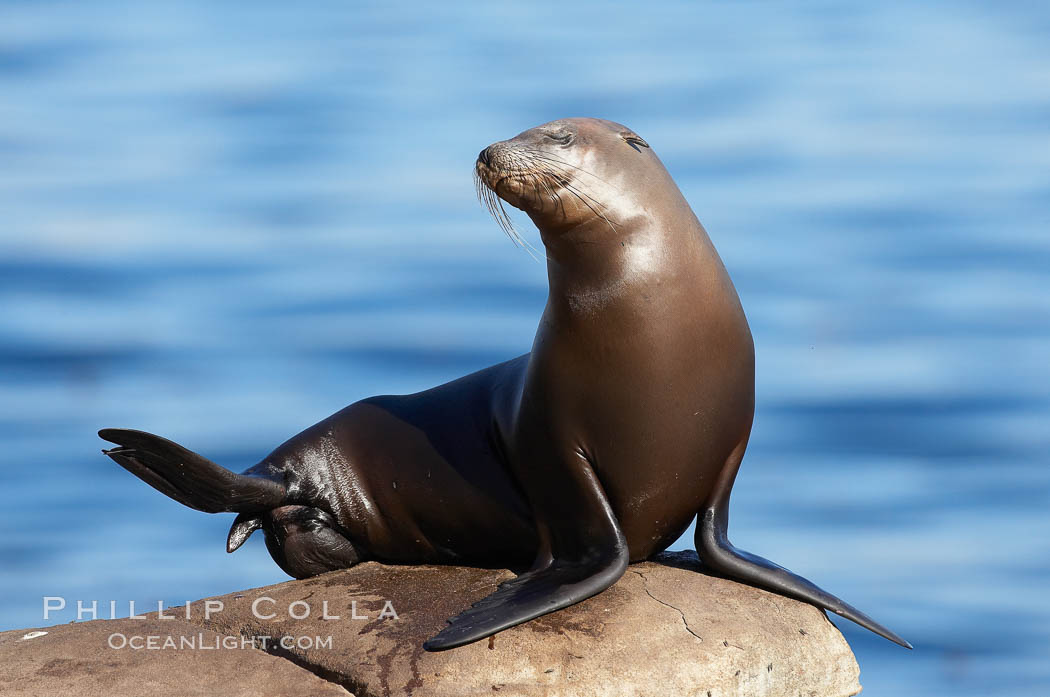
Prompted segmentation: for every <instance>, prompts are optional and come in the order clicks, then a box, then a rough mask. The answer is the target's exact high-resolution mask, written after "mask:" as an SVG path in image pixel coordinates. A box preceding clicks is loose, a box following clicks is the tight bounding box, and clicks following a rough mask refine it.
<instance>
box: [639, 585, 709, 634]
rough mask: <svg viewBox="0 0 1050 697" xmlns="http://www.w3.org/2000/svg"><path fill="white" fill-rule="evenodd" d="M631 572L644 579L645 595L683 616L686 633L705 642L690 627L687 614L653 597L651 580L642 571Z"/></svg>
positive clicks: (643, 588)
mask: <svg viewBox="0 0 1050 697" xmlns="http://www.w3.org/2000/svg"><path fill="white" fill-rule="evenodd" d="M631 571H632V572H634V573H636V574H638V575H639V576H641V577H642V590H644V591H645V594H646V595H648V596H649V597H650V598H652V599H653V600H655V601H656V602H658V603H660V604H661V605H665V606H667V607H669V608H671V609H672V610H674V611H675V612H677V613H678V614H679V615H680V616H681V618H682V624H683V625H684V626H685V631H687V632H689V633H690V634H692V635H693V636H695V637H696V638H697V639H699V640H700V641H703V640H704V638H703V637H702V636H700V635H699V634H697V633H696V632H694V631H693V629H692V627H690V626H689V620H687V619H686V618H685V613H684V612H682V611H681V610H680V609H678V608H677V607H675V606H674V605H672V604H671V603H668V602H664V601H663V600H660V599H659V598H657V597H656V596H655V595H653V594H652V593H651V592H650V591H649V579H648V578H647V577H646V575H645V574H643V573H642V572H641V571H636V570H635V569H631Z"/></svg>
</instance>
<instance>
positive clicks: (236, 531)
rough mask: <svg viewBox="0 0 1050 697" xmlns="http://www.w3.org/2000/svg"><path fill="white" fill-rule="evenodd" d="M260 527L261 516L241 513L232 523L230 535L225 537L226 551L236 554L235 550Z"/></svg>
mask: <svg viewBox="0 0 1050 697" xmlns="http://www.w3.org/2000/svg"><path fill="white" fill-rule="evenodd" d="M261 527H262V516H261V515H253V514H251V513H241V514H239V515H238V516H237V518H236V519H235V520H234V521H233V525H232V526H231V527H230V534H229V535H227V536H226V551H227V552H236V551H237V548H238V547H240V546H241V545H243V544H244V542H245V540H247V539H248V538H249V537H251V536H252V533H253V532H255V531H256V530H258V529H259V528H261Z"/></svg>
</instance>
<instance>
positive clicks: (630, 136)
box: [620, 131, 649, 152]
mask: <svg viewBox="0 0 1050 697" xmlns="http://www.w3.org/2000/svg"><path fill="white" fill-rule="evenodd" d="M620 137H621V138H623V139H624V140H626V141H627V144H628V145H630V146H631V147H632V148H634V149H635V150H637V151H638V152H641V149H640V148H639V147H638V146H641V147H642V148H648V147H649V144H648V143H646V142H645V141H644V140H642V138H641V136H639V135H638V134H637V133H635V132H634V131H624V132H623V133H621V134H620Z"/></svg>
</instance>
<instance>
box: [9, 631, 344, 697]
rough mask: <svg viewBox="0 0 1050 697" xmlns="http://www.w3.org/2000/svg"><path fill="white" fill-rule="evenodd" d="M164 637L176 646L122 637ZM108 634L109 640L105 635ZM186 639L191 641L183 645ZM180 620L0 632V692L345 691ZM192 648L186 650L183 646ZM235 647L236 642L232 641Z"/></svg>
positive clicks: (318, 696) (229, 694)
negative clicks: (226, 644) (136, 643)
mask: <svg viewBox="0 0 1050 697" xmlns="http://www.w3.org/2000/svg"><path fill="white" fill-rule="evenodd" d="M150 636H153V637H157V639H156V640H155V644H156V645H157V646H158V647H161V646H162V644H163V643H164V641H165V640H166V639H167V638H168V637H170V638H171V639H172V642H173V644H174V645H176V646H177V645H179V643H180V642H182V641H183V639H185V642H184V643H183V647H184V648H180V649H175V648H157V649H149V648H145V647H146V644H145V643H143V647H144V648H140V649H132V648H130V647H129V646H127V645H124V646H123V647H122V648H112V647H113V646H120V645H121V644H122V641H123V640H122V639H121V637H123V639H125V640H126V639H130V638H131V637H143V639H142V641H143V642H145V641H147V639H146V637H150ZM111 637H112V639H111ZM190 641H193V642H195V643H193V644H190V643H189V642H190ZM221 641H222V638H221V637H219V635H218V634H216V633H215V632H213V631H210V630H202V629H201V628H200V627H196V626H194V625H192V624H188V623H186V622H184V621H181V620H156V619H145V620H130V619H127V620H96V621H93V622H78V623H76V624H62V625H58V626H57V627H46V628H44V629H40V630H27V629H19V630H17V631H13V632H3V633H0V694H2V695H4V697H16V696H21V695H26V696H27V697H29V696H32V697H41V696H42V695H78V696H80V697H85V696H90V695H106V696H107V697H124V696H125V695H128V696H131V695H134V696H135V697H141V696H143V695H150V696H151V697H195V696H196V695H200V696H201V697H204V696H205V695H207V696H208V697H211V696H212V695H217V694H221V695H224V696H225V697H263V696H272V697H298V696H300V695H301V696H302V697H338V696H339V695H342V697H346V695H348V694H350V693H349V692H347V691H346V690H345V689H343V688H342V687H340V686H339V685H336V684H334V683H332V682H329V681H327V680H323V679H321V678H319V677H317V676H316V675H314V674H312V673H310V672H309V671H307V670H304V669H302V668H300V667H298V666H296V665H294V664H293V663H291V662H289V661H287V660H285V659H283V658H278V657H276V656H271V655H270V654H268V653H265V652H264V651H261V650H258V649H253V648H245V649H240V648H236V649H228V648H201V647H205V646H207V647H216V646H217V645H219V644H217V642H221ZM190 646H192V647H193V648H188V647H190ZM238 647H239V642H238Z"/></svg>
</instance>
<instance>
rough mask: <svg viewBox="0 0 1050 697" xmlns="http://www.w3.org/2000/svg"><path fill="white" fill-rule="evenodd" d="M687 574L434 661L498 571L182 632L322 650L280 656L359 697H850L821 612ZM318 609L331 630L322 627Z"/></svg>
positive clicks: (325, 594)
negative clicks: (294, 642)
mask: <svg viewBox="0 0 1050 697" xmlns="http://www.w3.org/2000/svg"><path fill="white" fill-rule="evenodd" d="M698 569H699V563H698V562H697V561H696V555H695V554H694V553H692V552H689V553H679V554H673V555H672V554H664V555H661V556H660V557H659V558H658V559H657V560H656V561H651V562H643V563H640V564H633V565H631V566H630V567H629V568H628V571H627V573H626V574H625V575H624V577H623V578H622V579H621V580H620V581H619V582H618V583H617V584H616V585H614V586H613V587H612V588H610V589H608V590H606V591H605V592H603V593H601V594H599V595H597V596H595V597H593V598H590V599H589V600H586V601H584V602H582V603H579V604H577V605H574V606H573V607H570V608H566V609H564V610H561V611H559V612H556V613H553V614H551V615H547V616H545V617H541V618H539V619H536V620H533V621H531V622H527V623H525V624H523V625H519V626H517V627H513V628H511V629H509V630H507V631H505V632H502V633H500V634H498V635H497V636H495V637H491V638H490V639H488V640H486V641H481V642H478V643H475V644H471V645H469V646H464V647H461V648H458V649H453V650H451V651H444V652H440V653H427V652H425V651H423V649H422V644H423V641H424V640H425V639H426V638H428V637H429V636H432V635H433V634H435V633H436V632H437V631H439V630H440V629H441V628H442V627H444V626H445V619H446V618H447V617H450V616H452V615H454V614H456V613H458V612H460V611H462V610H463V609H465V608H467V607H469V606H470V604H471V603H473V602H475V601H477V600H479V599H481V598H483V597H484V596H485V595H487V594H488V593H490V592H492V591H493V590H494V589H495V588H496V586H497V584H498V583H499V582H500V581H502V580H504V579H506V578H510V577H511V576H512V574H511V573H510V572H507V571H498V570H487V569H474V568H463V567H442V566H401V567H398V566H385V565H382V564H377V563H374V562H368V563H365V564H360V565H358V566H356V567H355V568H353V569H349V570H346V571H337V572H332V573H329V574H324V575H322V576H317V577H314V578H311V579H306V580H303V581H291V582H288V583H282V584H279V585H276V586H269V587H267V588H259V589H255V590H252V591H246V592H242V593H235V594H231V595H226V596H222V597H220V598H217V599H216V600H218V601H220V602H222V603H223V606H224V609H223V611H221V612H217V613H214V614H212V616H211V618H210V619H207V620H206V619H204V614H203V609H202V604H203V601H201V602H200V603H198V604H196V605H195V606H193V608H192V610H193V612H192V617H191V619H190V620H189V621H191V622H196V623H198V624H199V625H200V626H205V627H208V628H211V629H214V630H215V631H217V632H219V633H221V634H232V635H238V634H240V635H245V636H252V635H258V634H262V635H268V636H276V635H286V636H289V637H296V638H303V637H307V638H310V640H311V641H313V639H314V638H316V637H321V638H322V639H323V638H325V637H331V645H330V646H318V645H317V642H316V641H313V645H312V646H311V645H306V642H304V646H303V647H298V646H295V647H293V648H291V649H290V650H288V655H291V656H293V657H294V659H295V661H296V662H297V663H298V664H299V665H303V666H308V667H310V669H311V670H314V671H317V672H318V673H319V674H323V675H326V676H328V677H329V678H330V679H334V680H337V681H338V682H339V683H340V684H342V685H343V686H344V687H346V688H347V689H348V690H350V691H352V692H354V693H355V694H356V695H358V697H366V696H369V697H370V696H372V695H408V694H411V695H413V697H439V696H440V697H445V696H448V697H451V696H453V695H455V696H457V697H459V696H460V695H482V694H484V695H495V694H499V695H514V696H515V697H517V696H519V695H520V696H531V695H537V696H538V695H561V696H564V697H567V696H569V695H587V696H588V697H590V696H592V695H631V696H632V697H633V696H635V695H653V696H655V697H673V696H675V695H699V696H700V697H704V696H705V695H710V697H728V696H730V695H732V696H738V695H739V696H746V697H759V696H762V697H765V696H768V697H774V696H780V695H783V696H784V697H798V696H799V695H804V696H807V697H808V696H810V695H818V696H819V697H846V696H848V695H854V694H856V693H858V692H860V684H859V682H858V675H859V668H858V667H857V662H856V659H855V658H854V657H853V652H852V651H851V650H850V648H849V645H848V644H847V643H846V640H845V639H843V637H842V635H841V634H840V633H839V631H838V629H836V628H835V626H834V625H833V624H831V622H830V621H829V620H828V619H827V617H826V616H825V615H824V613H823V612H822V611H821V610H818V609H817V608H815V607H813V606H811V605H807V604H805V603H800V602H797V601H795V600H791V599H788V598H784V597H782V596H778V595H774V594H772V593H767V592H766V591H762V590H758V589H755V588H751V587H749V586H745V585H742V584H739V583H736V582H734V581H729V580H725V579H721V578H716V577H713V576H709V575H706V574H703V573H697V570H698ZM260 598H262V599H263V600H260V601H259V603H258V605H257V606H256V611H255V612H253V611H252V604H253V603H254V602H255V601H256V600H258V599H260ZM267 599H269V600H267ZM271 600H272V602H271ZM387 601H388V602H389V604H390V605H389V608H388V612H387V616H385V617H383V616H381V615H382V614H383V610H384V606H385V603H386V602H387ZM293 603H298V604H297V605H294V606H293ZM352 603H356V605H352ZM355 607H356V613H357V615H358V616H360V617H361V618H359V619H354V618H353V609H354V608H355ZM390 608H392V611H394V612H396V613H397V618H396V619H395V618H394V617H391V616H389V609H390ZM326 609H327V614H328V615H329V616H336V615H337V616H339V619H324V618H323V615H324V613H325V610H326ZM307 610H309V613H310V614H309V617H305V618H304V619H295V617H302V616H303V615H304V613H305V612H306V611H307ZM271 614H274V615H275V616H274V617H267V618H265V619H263V618H260V617H259V616H257V615H263V616H268V615H271Z"/></svg>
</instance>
